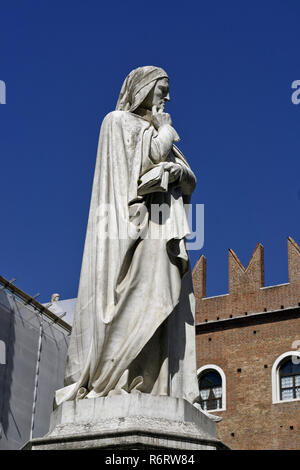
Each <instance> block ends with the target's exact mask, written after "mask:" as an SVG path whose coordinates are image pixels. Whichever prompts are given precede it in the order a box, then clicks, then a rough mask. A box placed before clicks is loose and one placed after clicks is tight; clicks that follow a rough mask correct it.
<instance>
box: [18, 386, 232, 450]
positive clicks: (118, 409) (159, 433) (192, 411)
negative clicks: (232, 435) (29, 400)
mask: <svg viewBox="0 0 300 470" xmlns="http://www.w3.org/2000/svg"><path fill="white" fill-rule="evenodd" d="M224 448H226V446H224V445H223V444H222V443H221V442H220V441H219V440H218V439H216V423H215V421H213V420H212V419H210V418H209V417H207V416H206V415H205V414H204V413H202V412H201V411H199V410H198V409H196V408H195V407H194V406H193V405H191V404H190V403H188V402H187V401H186V400H183V399H179V398H172V397H167V396H153V395H148V394H142V393H138V394H127V395H115V396H111V397H104V398H94V399H92V398H91V399H83V400H78V401H68V402H65V403H63V404H62V405H60V406H59V407H58V408H57V409H56V410H55V411H54V412H53V413H52V416H51V424H50V431H49V433H48V434H47V435H46V436H44V437H43V438H38V439H33V440H32V441H30V442H28V443H27V444H26V445H25V446H24V448H23V449H25V450H26V449H28V450H30V449H32V450H65V449H103V450H104V449H105V450H108V449H118V450H127V449H149V450H150V449H161V450H163V449H177V450H217V449H224Z"/></svg>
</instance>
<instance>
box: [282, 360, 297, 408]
mask: <svg viewBox="0 0 300 470" xmlns="http://www.w3.org/2000/svg"><path fill="white" fill-rule="evenodd" d="M279 383H280V400H294V399H295V398H300V361H299V362H297V361H295V360H294V361H293V358H291V357H289V358H287V359H286V360H284V361H283V362H282V364H281V365H280V367H279Z"/></svg>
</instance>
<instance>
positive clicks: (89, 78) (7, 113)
mask: <svg viewBox="0 0 300 470" xmlns="http://www.w3.org/2000/svg"><path fill="white" fill-rule="evenodd" d="M0 17H1V29H0V57H1V61H0V80H3V81H5V83H6V87H7V104H6V105H0V155H1V185H0V193H1V194H0V195H1V232H0V237H1V238H0V240H1V245H0V266H1V270H0V274H1V275H3V276H5V277H6V278H9V279H10V278H12V277H17V283H16V284H17V285H18V286H19V287H20V288H22V289H24V290H25V291H26V292H28V293H29V294H32V295H34V294H36V293H37V292H40V293H41V296H40V298H39V299H40V300H41V301H47V300H48V299H49V298H50V295H51V294H52V293H53V292H59V293H60V294H61V298H70V297H75V296H76V295H77V288H78V280H79V274H80V267H81V258H82V251H83V244H84V238H85V230H86V223H87V217H88V210H89V201H90V195H91V186H92V178H93V172H94V164H95V156H96V149H97V141H98V133H99V128H100V125H101V121H102V119H103V118H104V116H105V115H106V114H107V113H108V112H110V111H111V110H113V109H114V108H115V105H116V101H117V98H118V94H119V91H120V88H121V84H122V82H123V79H124V78H125V76H126V75H127V74H128V73H129V72H130V70H131V69H133V68H135V67H138V66H141V65H158V66H161V67H163V68H165V69H166V70H167V72H168V74H169V76H170V92H171V102H170V104H169V106H168V109H167V111H168V112H170V113H171V115H172V118H173V123H174V127H175V128H176V130H177V131H178V133H179V135H180V136H181V142H180V145H179V146H180V148H181V150H182V151H183V152H184V154H185V155H186V157H187V159H188V160H189V162H190V164H191V166H192V168H193V170H194V172H195V174H196V176H197V179H198V185H197V189H196V191H195V193H194V195H193V199H192V201H193V202H194V203H202V204H205V244H204V247H203V249H202V250H201V251H193V252H191V261H192V264H193V265H194V264H195V262H196V260H197V258H198V257H199V256H200V255H201V254H202V253H203V254H204V255H205V256H206V257H207V269H208V273H207V278H208V281H207V282H208V285H207V295H219V294H222V293H226V292H227V289H228V261H227V257H228V248H232V249H233V250H234V251H235V252H236V253H237V255H238V256H239V257H240V259H241V261H242V262H243V264H244V265H247V263H248V261H249V259H250V256H251V254H252V251H253V250H254V248H255V246H256V243H257V242H261V243H262V244H263V245H264V247H265V281H266V285H272V284H278V283H284V282H287V281H288V276H287V249H286V238H287V236H288V235H291V236H292V237H293V238H294V239H295V240H296V241H298V242H299V243H300V224H299V210H300V179H299V173H300V172H299V170H300V160H299V151H300V105H298V106H297V105H294V104H293V103H292V101H291V94H292V92H293V90H292V89H291V84H292V82H293V81H294V80H297V79H300V65H299V64H300V62H299V39H300V28H299V20H300V4H299V2H298V1H296V0H284V1H279V0H272V1H267V0H261V1H256V0H255V1H251V2H241V1H232V0H228V1H224V0H218V1H213V2H208V1H202V0H198V1H186V2H176V1H169V0H165V1H163V2H157V1H154V2H141V1H130V0H129V1H127V2H124V1H122V2H121V1H115V2H101V1H94V0H87V1H85V2H83V1H78V0H72V1H69V0H60V1H57V0H51V1H48V0H40V1H38V0H35V1H33V0H31V1H30V0H26V1H14V0H11V1H10V2H4V1H0Z"/></svg>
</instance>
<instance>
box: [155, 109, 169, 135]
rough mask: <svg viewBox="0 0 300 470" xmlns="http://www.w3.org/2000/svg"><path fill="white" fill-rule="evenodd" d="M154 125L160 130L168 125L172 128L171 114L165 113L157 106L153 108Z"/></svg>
mask: <svg viewBox="0 0 300 470" xmlns="http://www.w3.org/2000/svg"><path fill="white" fill-rule="evenodd" d="M152 124H153V126H154V127H155V128H156V129H159V128H160V127H161V126H164V125H166V124H168V125H169V126H172V119H171V116H170V114H168V113H164V112H163V111H162V110H161V109H158V108H157V106H153V108H152Z"/></svg>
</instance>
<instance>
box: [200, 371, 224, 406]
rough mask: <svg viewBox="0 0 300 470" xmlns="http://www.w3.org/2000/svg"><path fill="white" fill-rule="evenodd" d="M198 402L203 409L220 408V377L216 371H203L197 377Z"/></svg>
mask: <svg viewBox="0 0 300 470" xmlns="http://www.w3.org/2000/svg"><path fill="white" fill-rule="evenodd" d="M198 383H199V391H200V398H199V403H200V405H201V408H202V409H203V410H219V409H220V408H222V378H221V376H220V374H219V373H218V372H216V371H213V370H209V371H205V372H203V373H202V374H201V375H200V377H199V379H198Z"/></svg>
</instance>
